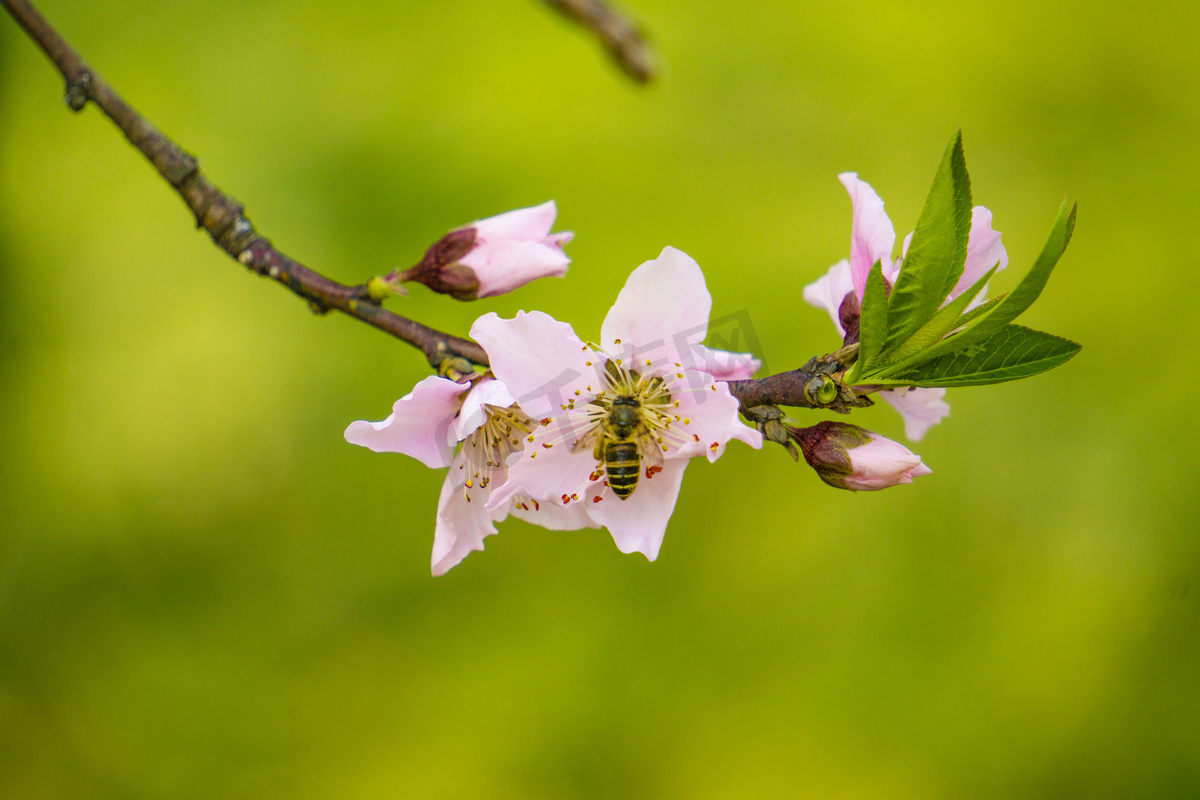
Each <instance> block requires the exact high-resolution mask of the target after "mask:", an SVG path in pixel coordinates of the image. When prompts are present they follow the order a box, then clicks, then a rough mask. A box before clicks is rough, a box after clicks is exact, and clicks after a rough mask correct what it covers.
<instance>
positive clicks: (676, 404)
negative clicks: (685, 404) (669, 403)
mask: <svg viewBox="0 0 1200 800" xmlns="http://www.w3.org/2000/svg"><path fill="white" fill-rule="evenodd" d="M675 407H676V408H679V401H678V400H676V401H675Z"/></svg>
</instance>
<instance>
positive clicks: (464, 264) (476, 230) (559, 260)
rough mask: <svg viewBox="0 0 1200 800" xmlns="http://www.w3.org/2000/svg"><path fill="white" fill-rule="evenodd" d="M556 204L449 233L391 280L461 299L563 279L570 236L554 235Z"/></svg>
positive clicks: (506, 214) (544, 205)
mask: <svg viewBox="0 0 1200 800" xmlns="http://www.w3.org/2000/svg"><path fill="white" fill-rule="evenodd" d="M557 213H558V210H557V208H556V206H555V205H554V201H553V200H550V201H548V202H545V203H542V204H541V205H540V206H534V207H532V208H521V209H517V210H516V211H508V212H506V213H504V214H499V215H497V216H494V217H489V218H487V219H482V220H479V221H478V222H473V223H471V224H470V225H465V226H463V227H462V228H459V229H457V230H454V231H451V232H450V233H448V234H446V235H445V236H444V237H442V238H441V239H440V240H438V242H437V243H436V244H434V245H433V247H431V248H429V250H428V252H426V253H425V257H424V258H423V259H421V262H420V263H419V264H417V265H416V266H415V267H413V268H411V269H409V270H407V271H405V272H402V273H400V274H398V275H395V276H394V277H393V278H392V279H390V281H391V282H394V283H403V282H405V281H417V282H418V283H423V284H425V285H426V286H428V287H429V288H431V289H433V290H434V291H435V292H441V293H443V294H448V295H451V296H452V297H455V298H457V299H459V300H475V299H477V298H480V297H492V296H493V295H498V294H504V293H506V292H511V291H512V290H513V289H517V288H519V287H521V286H524V285H525V284H527V283H529V282H530V281H532V280H536V279H538V278H551V277H553V278H561V277H562V276H563V275H565V274H566V273H567V265H568V264H569V263H570V262H571V259H569V258H567V256H566V254H565V253H563V245H565V244H566V243H567V242H569V241H571V238H572V237H573V236H574V234H572V233H569V232H563V233H553V234H552V233H550V228H551V227H552V226H553V225H554V217H555V215H556V214H557Z"/></svg>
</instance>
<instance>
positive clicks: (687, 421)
mask: <svg viewBox="0 0 1200 800" xmlns="http://www.w3.org/2000/svg"><path fill="white" fill-rule="evenodd" d="M683 424H684V425H691V424H692V418H691V417H684V418H683Z"/></svg>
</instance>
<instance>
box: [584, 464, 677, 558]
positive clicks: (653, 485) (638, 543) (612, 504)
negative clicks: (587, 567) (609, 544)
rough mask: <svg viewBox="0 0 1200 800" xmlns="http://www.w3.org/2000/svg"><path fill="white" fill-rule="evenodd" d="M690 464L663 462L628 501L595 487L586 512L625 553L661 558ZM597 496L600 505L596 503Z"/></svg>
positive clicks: (605, 488) (589, 496) (590, 493)
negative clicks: (665, 537) (606, 531)
mask: <svg viewBox="0 0 1200 800" xmlns="http://www.w3.org/2000/svg"><path fill="white" fill-rule="evenodd" d="M687 464H688V462H687V459H670V460H667V461H665V462H663V468H662V471H661V472H659V473H657V474H655V475H654V476H653V477H652V478H646V477H645V476H642V478H641V479H640V480H639V481H638V485H637V489H636V490H635V491H634V493H633V494H632V495H630V496H629V497H628V498H626V499H625V500H621V499H620V498H619V497H617V496H616V495H614V494H613V493H612V490H611V489H609V488H608V487H605V486H603V485H601V486H600V488H593V489H591V490H590V491H589V492H588V497H587V505H586V508H587V512H588V514H590V515H591V517H592V519H594V520H595V521H596V522H598V523H600V524H601V525H603V526H604V527H606V528H608V532H609V533H611V534H612V537H613V541H614V542H616V543H617V549H618V550H620V551H621V552H622V553H642V554H643V555H645V556H646V558H648V559H649V560H651V561H653V560H654V559H656V558H658V551H659V548H661V547H662V540H663V534H664V533H666V530H667V522H668V521H669V520H670V519H671V512H673V511H674V510H675V501H676V500H678V499H679V487H680V484H681V483H682V482H683V471H684V470H685V469H687ZM596 497H599V498H600V502H595V501H594V498H596Z"/></svg>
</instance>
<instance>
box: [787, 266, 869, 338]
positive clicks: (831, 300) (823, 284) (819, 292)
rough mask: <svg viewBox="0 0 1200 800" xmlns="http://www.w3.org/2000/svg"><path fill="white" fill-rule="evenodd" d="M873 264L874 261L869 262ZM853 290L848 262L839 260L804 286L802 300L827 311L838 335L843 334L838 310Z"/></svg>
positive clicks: (844, 332) (844, 331)
mask: <svg viewBox="0 0 1200 800" xmlns="http://www.w3.org/2000/svg"><path fill="white" fill-rule="evenodd" d="M871 263H872V264H874V263H875V262H873V261H872V262H871ZM853 291H854V279H853V278H852V277H851V276H850V262H849V261H846V260H844V259H843V260H842V261H839V262H838V263H836V264H834V265H833V266H832V267H830V268H829V271H828V272H826V273H825V274H824V275H822V276H821V277H819V278H817V279H816V280H815V281H813V282H812V283H810V284H809V285H808V286H805V287H804V300H805V302H807V303H808V304H809V305H810V306H816V307H817V308H823V309H825V310H826V311H828V312H829V318H830V319H831V320H833V327H835V328H837V332H838V336H845V335H846V330H845V329H844V328H843V327H842V321H841V318H840V317H839V315H838V310H839V309H840V308H841V307H842V301H843V300H845V299H846V295H848V294H850V293H851V292H853Z"/></svg>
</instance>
